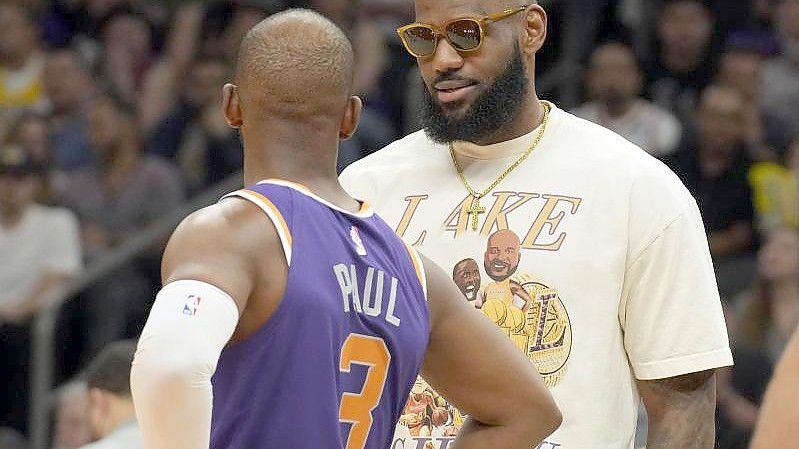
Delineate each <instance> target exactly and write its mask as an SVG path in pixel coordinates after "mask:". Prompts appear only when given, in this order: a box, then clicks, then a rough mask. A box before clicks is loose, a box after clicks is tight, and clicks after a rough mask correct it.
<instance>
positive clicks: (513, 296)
mask: <svg viewBox="0 0 799 449" xmlns="http://www.w3.org/2000/svg"><path fill="white" fill-rule="evenodd" d="M494 197H495V199H496V201H495V203H494V204H493V205H492V206H491V207H490V212H489V213H488V214H487V216H486V217H485V218H483V220H484V221H483V223H482V224H483V226H481V227H480V228H479V229H478V231H477V232H478V233H479V234H480V235H482V236H485V237H486V238H487V240H486V243H485V247H484V251H483V253H482V254H479V253H478V254H474V255H472V257H467V258H464V259H462V260H460V261H458V262H456V263H455V264H454V266H453V268H452V279H453V281H454V282H455V284H456V285H457V286H458V289H459V290H460V292H461V293H462V294H463V297H464V300H466V301H468V302H469V304H471V305H472V306H474V307H475V308H477V309H478V310H480V311H481V312H482V313H483V315H485V316H486V317H487V318H488V319H490V320H491V321H492V322H493V323H495V324H496V325H497V326H499V328H500V329H501V330H502V331H503V333H505V335H507V336H508V338H510V340H511V341H512V342H513V344H514V345H515V346H516V347H517V348H519V350H520V351H522V352H523V353H524V354H525V355H526V356H527V357H528V359H529V360H530V361H531V362H532V363H534V364H535V365H536V368H537V369H538V371H539V373H541V376H542V377H543V380H544V383H545V384H546V385H547V387H549V388H554V387H556V386H558V385H559V384H560V383H561V382H562V380H563V379H564V376H565V375H566V374H567V368H568V361H569V356H570V354H571V349H572V328H571V321H570V319H569V314H568V311H567V310H566V307H565V305H564V303H563V301H562V300H561V297H560V294H559V292H558V290H557V288H556V287H555V286H553V285H551V284H550V283H548V282H547V281H546V280H545V279H543V278H541V276H539V275H537V274H535V273H532V272H529V271H526V270H522V271H519V267H520V263H521V262H522V258H523V253H525V252H529V251H558V250H559V249H560V248H561V247H562V245H564V244H565V242H566V238H567V233H566V232H563V229H564V228H563V227H562V226H563V222H564V221H565V218H566V217H567V216H569V215H575V214H576V213H577V212H578V209H579V206H580V204H581V202H582V199H580V198H572V197H568V196H564V195H548V194H547V195H544V194H531V193H514V192H497V193H495V194H494ZM427 198H429V196H428V195H418V196H413V197H409V198H407V199H406V200H407V201H408V207H407V209H406V211H405V213H404V214H403V217H402V219H401V220H400V223H399V225H398V227H397V232H398V233H399V234H400V235H402V234H404V233H405V232H406V231H408V229H409V228H410V227H412V226H411V225H412V219H413V217H414V215H415V214H416V212H417V210H418V208H419V206H420V205H421V204H422V203H424V201H425V200H426V199H427ZM531 200H538V202H540V206H539V207H540V209H538V211H537V214H536V215H534V216H533V220H532V222H531V223H530V224H529V225H528V226H527V227H526V228H525V230H526V231H527V232H526V234H525V236H524V238H522V237H520V236H519V234H517V233H516V232H514V231H512V230H510V229H508V218H507V217H508V214H510V213H513V212H515V211H516V210H517V209H519V208H520V207H521V206H523V205H528V206H533V205H534V203H535V202H531ZM468 205H469V198H468V197H467V198H466V199H464V201H462V202H461V203H460V204H458V205H457V206H455V207H454V209H453V210H452V212H451V213H450V214H449V215H448V216H447V217H446V218H445V220H444V221H443V223H442V229H443V230H444V231H445V232H446V233H447V234H449V235H452V236H453V237H454V238H455V239H458V238H459V237H461V236H464V235H467V234H468V233H469V232H470V231H471V228H470V227H468V226H467V224H468V223H469V211H468V209H469V208H468ZM417 232H418V231H417ZM427 235H428V232H427V230H424V231H422V232H421V233H420V234H419V237H418V238H414V237H412V238H411V241H414V240H415V244H416V245H418V246H422V247H423V244H424V241H425V238H426V237H427ZM480 260H482V262H479V261H480ZM528 268H529V265H528ZM464 419H465V417H464V416H463V415H461V414H460V413H459V411H458V410H457V409H455V408H454V407H452V406H451V405H449V404H448V403H447V402H446V401H445V400H444V399H443V398H441V396H440V395H438V393H436V392H435V391H434V390H433V389H432V388H431V387H430V386H429V385H428V384H427V383H426V382H425V381H424V380H423V379H421V378H420V379H419V380H418V381H417V383H416V384H414V389H413V392H412V393H411V395H410V398H409V400H408V403H407V404H406V406H405V409H404V410H403V415H402V419H401V420H400V422H399V426H398V433H397V435H399V436H400V438H399V440H395V447H396V448H404V449H411V448H413V449H446V447H447V446H448V445H449V444H450V443H451V441H452V439H454V437H455V435H457V433H458V431H459V430H460V427H461V425H462V424H463V422H464ZM403 436H404V437H403ZM548 444H551V445H552V446H553V447H557V446H556V443H548Z"/></svg>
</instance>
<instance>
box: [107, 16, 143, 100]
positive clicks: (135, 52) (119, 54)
mask: <svg viewBox="0 0 799 449" xmlns="http://www.w3.org/2000/svg"><path fill="white" fill-rule="evenodd" d="M99 31H100V38H101V42H102V50H103V51H102V57H101V58H100V60H101V65H100V66H101V67H103V75H104V76H103V77H104V78H105V79H106V80H108V81H109V83H110V85H111V89H113V91H114V93H115V94H116V95H118V96H119V97H120V98H121V99H122V100H124V101H125V102H126V103H128V104H135V102H136V100H137V99H138V96H139V93H140V92H141V91H142V88H143V84H144V82H145V79H146V78H147V72H148V71H149V69H150V68H151V67H152V65H153V64H154V63H155V61H156V55H155V53H154V49H153V34H152V32H153V28H152V25H151V24H150V22H149V21H148V19H147V17H146V16H145V15H143V14H139V13H136V12H133V10H125V9H123V10H121V11H118V12H115V13H112V14H111V15H110V16H108V17H106V18H105V19H104V21H103V23H102V25H101V28H100V30H99Z"/></svg>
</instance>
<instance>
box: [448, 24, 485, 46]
mask: <svg viewBox="0 0 799 449" xmlns="http://www.w3.org/2000/svg"><path fill="white" fill-rule="evenodd" d="M481 38H482V34H481V33H480V24H479V23H478V22H477V21H476V20H471V19H461V20H456V21H454V22H452V23H450V24H449V25H447V39H448V40H449V42H450V43H451V44H452V45H453V46H454V47H455V48H456V49H457V50H464V51H469V50H474V49H475V48H477V47H479V46H480V39H481Z"/></svg>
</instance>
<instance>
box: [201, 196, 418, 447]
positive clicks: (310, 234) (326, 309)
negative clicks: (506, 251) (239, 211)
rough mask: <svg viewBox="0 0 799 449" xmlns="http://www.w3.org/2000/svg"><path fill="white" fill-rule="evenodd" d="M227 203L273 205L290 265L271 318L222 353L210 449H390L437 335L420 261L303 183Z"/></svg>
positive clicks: (371, 221) (378, 227) (270, 212)
mask: <svg viewBox="0 0 799 449" xmlns="http://www.w3.org/2000/svg"><path fill="white" fill-rule="evenodd" d="M229 196H236V197H241V198H244V199H247V200H250V201H252V202H253V203H255V204H256V205H258V206H259V207H260V208H261V209H263V210H264V212H265V213H266V215H267V216H268V218H269V219H270V220H271V221H272V223H274V225H275V227H276V229H277V230H278V234H279V235H280V238H281V241H282V244H283V249H284V252H285V253H286V259H287V260H288V263H289V270H288V283H287V285H286V291H285V295H284V296H283V299H282V302H281V303H280V306H279V307H278V308H277V310H276V311H275V313H274V314H273V316H272V318H271V319H270V320H269V322H267V323H266V324H265V325H264V326H263V327H262V328H261V329H260V330H258V332H256V333H255V334H254V335H252V336H251V337H250V338H248V339H246V340H244V341H242V342H239V343H236V344H235V345H232V346H229V347H227V348H226V349H225V350H224V351H223V352H222V356H221V358H220V360H219V365H218V367H217V371H216V374H215V375H214V377H213V389H214V406H213V419H212V425H211V449H267V448H270V449H272V448H275V449H282V448H292V449H305V448H307V449H324V448H336V449H363V448H367V449H386V448H388V447H389V446H390V444H391V439H392V436H393V434H394V427H395V425H396V423H397V420H398V419H399V416H400V413H401V411H402V409H403V406H404V405H405V401H406V400H407V398H408V394H409V392H410V389H411V386H412V384H413V382H414V381H415V379H416V376H417V374H418V372H419V369H420V368H421V363H422V358H423V356H424V353H425V350H426V348H427V342H428V337H429V333H430V325H429V318H428V309H427V301H426V295H425V287H424V280H423V279H424V275H423V271H422V267H421V261H420V260H419V259H418V256H417V255H416V253H415V252H414V251H413V250H411V249H410V248H409V247H407V246H406V245H405V244H404V243H403V242H402V240H401V239H400V238H399V237H398V236H397V235H396V234H395V233H394V231H393V230H392V229H391V228H390V227H389V226H388V225H387V224H386V223H384V222H383V220H382V219H381V218H379V217H378V216H377V215H374V214H373V213H371V212H370V211H368V210H366V211H362V212H360V213H358V214H352V213H348V212H346V211H343V210H341V209H338V208H336V207H335V206H333V205H331V204H329V203H326V202H325V201H324V200H321V199H319V198H317V197H315V196H314V195H313V194H311V193H310V192H309V191H307V190H306V189H304V188H303V187H302V186H298V185H296V184H291V183H288V182H283V181H268V182H263V183H260V184H257V185H255V186H252V187H249V188H247V189H244V190H241V191H238V192H234V193H233V194H231V195H229ZM265 218H266V217H265Z"/></svg>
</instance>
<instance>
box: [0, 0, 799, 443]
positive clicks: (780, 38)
mask: <svg viewBox="0 0 799 449" xmlns="http://www.w3.org/2000/svg"><path fill="white" fill-rule="evenodd" d="M541 3H542V4H543V5H544V6H545V8H547V10H548V11H549V12H550V39H549V43H548V45H547V47H546V48H545V49H544V50H543V52H542V53H541V54H540V55H539V57H538V63H537V67H536V70H537V72H538V74H539V77H538V88H539V92H540V93H541V94H542V96H543V97H544V98H545V99H549V100H552V101H555V102H556V103H557V104H558V105H559V106H560V107H562V108H564V109H567V110H570V111H571V112H573V113H574V114H576V115H578V116H580V117H583V118H585V119H587V120H591V121H594V122H596V123H599V124H601V125H603V126H605V127H608V128H610V129H612V130H614V131H616V132H617V133H619V134H621V135H623V136H624V137H626V138H627V139H628V140H630V141H632V142H634V143H636V144H638V145H639V146H641V147H642V148H643V149H644V150H646V151H647V152H649V153H650V154H652V155H653V156H654V157H657V158H659V159H661V160H663V161H664V162H665V163H666V164H667V165H668V166H669V167H671V168H672V170H674V172H675V173H676V174H677V175H678V176H679V177H680V178H681V179H682V180H683V182H684V183H685V184H686V186H687V187H688V189H689V190H690V191H691V192H692V193H693V194H694V196H695V198H696V199H697V201H698V203H699V205H700V208H701V210H702V213H703V216H704V220H705V224H706V227H707V234H708V239H709V242H710V248H711V253H712V255H713V258H714V262H715V265H716V268H717V274H718V282H719V288H720V291H721V293H722V296H723V300H724V305H725V313H726V316H727V321H728V327H729V330H730V335H731V339H732V343H733V351H734V354H735V357H736V366H735V367H734V368H732V369H730V370H726V371H723V372H721V373H720V376H719V387H718V403H719V405H718V428H719V432H718V438H719V443H718V447H719V448H723V449H735V448H744V447H746V444H747V440H748V436H749V434H750V433H751V430H752V428H753V425H754V423H755V421H756V419H757V414H758V404H759V402H760V400H761V397H762V394H763V391H764V389H765V385H766V384H767V382H768V380H769V376H770V373H771V368H772V366H773V364H774V362H775V360H776V359H777V358H779V356H780V354H781V351H782V349H783V347H784V345H785V343H786V341H787V338H788V336H790V335H791V333H792V331H793V329H795V328H796V326H797V322H799V0H740V1H735V2H729V1H722V0H562V1H557V2H546V1H544V2H541ZM292 6H303V7H310V8H314V9H316V10H318V11H320V12H321V13H323V14H325V15H327V16H328V17H330V18H331V19H333V21H335V22H336V23H337V24H338V25H339V26H341V27H342V29H344V30H345V31H346V32H347V33H348V35H349V36H350V38H351V39H352V41H353V44H354V47H355V50H356V55H357V73H356V77H355V86H354V90H355V93H356V94H358V95H360V96H362V97H363V98H364V100H365V105H366V108H365V112H364V116H363V119H362V122H361V125H360V128H359V131H358V133H357V134H356V135H355V137H354V138H353V139H352V140H349V141H347V142H345V143H343V144H342V147H341V151H340V162H339V164H340V168H343V167H344V166H346V165H347V164H348V163H350V162H352V161H354V160H357V159H358V158H361V157H363V156H364V155H367V154H369V153H371V152H373V151H376V150H378V149H380V148H381V147H383V146H384V145H386V144H387V143H389V142H391V141H392V140H393V139H395V138H397V137H399V136H402V135H404V134H406V133H408V132H411V131H414V130H416V129H417V128H418V124H417V119H416V111H417V110H418V109H419V108H418V105H419V104H420V101H421V97H422V96H421V89H422V88H423V87H422V84H421V81H420V78H419V76H418V74H417V73H416V71H415V61H414V60H412V59H411V58H410V57H409V56H407V55H406V54H405V53H404V50H403V49H402V46H401V44H400V42H399V40H398V39H397V38H396V34H395V32H394V29H395V28H396V27H397V26H399V25H401V24H404V23H407V22H410V21H412V20H413V2H412V0H302V1H300V0H295V1H290V0H213V1H208V2H178V1H173V2H169V1H146V0H37V1H34V0H27V1H24V0H19V1H14V0H1V1H0V254H2V256H3V261H2V263H0V357H1V358H2V360H3V369H2V370H0V389H2V390H0V391H2V394H0V428H4V429H2V430H0V449H6V448H8V449H17V448H24V447H26V446H25V439H24V438H25V435H26V434H27V433H28V431H29V429H28V422H27V421H28V420H27V413H28V412H27V410H28V407H27V405H28V404H27V399H28V398H27V395H28V392H29V384H28V382H29V381H28V378H29V375H30V372H29V371H30V369H29V368H30V362H29V361H30V353H31V345H30V342H31V337H30V332H31V322H32V319H33V317H35V315H36V313H37V312H38V311H39V310H40V309H41V308H42V307H44V306H46V305H47V301H48V298H50V297H51V296H52V293H53V291H56V290H57V289H59V288H62V287H63V286H65V285H67V283H68V282H69V281H70V280H74V279H76V278H77V277H79V276H80V274H81V273H82V272H83V271H84V270H85V269H86V267H90V266H92V264H93V263H95V262H96V261H98V260H100V259H102V258H103V257H104V256H106V255H108V254H109V253H110V252H112V251H113V250H114V248H115V247H116V246H118V245H119V244H120V243H123V242H125V241H126V240H128V239H130V238H131V237H132V236H135V235H136V234H137V232H140V231H141V230H143V229H146V228H147V227H148V226H152V225H153V224H155V223H157V222H158V220H159V219H161V218H162V217H164V216H165V215H168V214H169V213H171V212H173V211H174V210H176V209H177V208H178V207H180V206H181V205H182V204H184V203H185V202H186V201H188V200H190V199H191V198H192V197H194V196H195V195H197V194H198V193H200V192H203V191H204V190H205V189H207V188H209V187H210V186H213V185H214V184H215V183H217V182H219V181H221V180H224V179H226V178H228V177H230V176H238V173H239V171H240V169H241V165H242V154H241V150H240V141H239V139H238V136H237V135H236V133H235V132H234V131H233V130H232V129H230V128H229V127H227V125H226V123H225V121H224V118H223V116H222V114H221V113H220V109H219V100H220V91H221V86H222V84H223V83H224V82H226V81H229V80H231V78H232V70H233V66H232V64H233V61H234V60H235V57H236V53H237V48H238V45H239V42H240V40H241V38H242V37H243V35H244V33H246V31H247V30H248V29H249V28H250V27H251V26H253V25H254V24H256V23H257V22H259V21H260V20H262V19H263V18H265V17H267V16H268V15H269V14H272V13H274V12H276V11H279V10H282V9H284V8H286V7H292ZM162 245H163V242H160V241H159V242H157V243H156V244H154V245H153V248H151V250H150V251H145V252H143V253H142V254H140V255H139V257H137V258H136V260H135V261H133V262H132V263H130V264H127V265H126V266H124V267H123V268H120V269H118V270H115V271H114V272H113V273H112V274H111V275H109V276H105V277H103V278H102V280H101V281H98V282H96V283H94V284H93V285H91V286H90V287H88V288H86V289H85V290H84V291H82V292H81V293H80V294H79V295H77V297H75V298H74V299H73V300H72V301H70V302H68V303H67V305H66V306H65V307H63V308H62V311H61V316H60V320H59V335H58V342H57V345H58V348H59V351H58V353H59V360H58V361H57V362H58V363H57V365H58V368H59V373H58V378H59V380H60V381H63V382H64V386H62V387H61V389H60V390H59V394H58V398H59V400H58V406H57V407H56V413H55V423H56V425H55V426H54V436H53V447H54V448H58V449H75V448H77V447H80V446H81V445H83V444H85V443H86V442H87V441H88V440H89V439H90V438H91V436H90V432H88V431H87V430H86V426H85V422H86V413H87V410H88V408H89V406H88V404H89V400H88V396H87V394H88V393H87V391H88V390H87V389H86V387H85V380H72V381H70V382H66V381H67V380H69V379H71V378H72V377H73V376H75V375H76V373H78V372H81V370H83V368H84V367H85V365H86V364H87V362H88V361H89V360H91V359H92V358H93V357H95V356H96V355H97V354H98V352H99V351H100V350H101V349H102V348H103V347H105V346H106V345H107V344H108V343H109V342H112V341H115V340H118V339H120V338H130V337H135V336H136V335H137V333H138V332H139V330H140V328H141V325H142V323H143V320H144V317H145V316H146V312H147V309H148V307H149V305H150V304H151V301H152V297H153V293H154V291H155V290H156V288H157V287H158V285H159V277H158V271H159V268H158V264H159V257H160V250H161V249H162ZM674 281H675V282H679V279H675V280H674ZM81 423H83V424H81Z"/></svg>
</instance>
